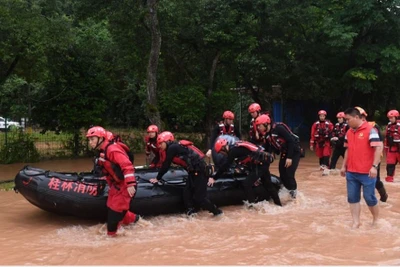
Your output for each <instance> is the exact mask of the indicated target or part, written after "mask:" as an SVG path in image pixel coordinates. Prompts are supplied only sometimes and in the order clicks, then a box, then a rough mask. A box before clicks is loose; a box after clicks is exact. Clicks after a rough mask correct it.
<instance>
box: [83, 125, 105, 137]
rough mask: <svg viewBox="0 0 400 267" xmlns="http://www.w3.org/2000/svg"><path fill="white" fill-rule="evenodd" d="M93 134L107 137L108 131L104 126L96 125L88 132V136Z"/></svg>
mask: <svg viewBox="0 0 400 267" xmlns="http://www.w3.org/2000/svg"><path fill="white" fill-rule="evenodd" d="M92 136H97V137H104V138H107V133H106V130H104V128H103V127H100V126H94V127H92V128H90V129H89V130H88V131H87V134H86V137H92Z"/></svg>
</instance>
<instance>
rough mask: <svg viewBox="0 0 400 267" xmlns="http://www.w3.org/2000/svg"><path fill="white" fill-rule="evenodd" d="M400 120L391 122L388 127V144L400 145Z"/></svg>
mask: <svg viewBox="0 0 400 267" xmlns="http://www.w3.org/2000/svg"><path fill="white" fill-rule="evenodd" d="M399 127H400V122H399V121H397V122H395V123H391V122H389V123H388V125H387V127H386V145H387V146H389V147H391V146H398V145H400V132H399Z"/></svg>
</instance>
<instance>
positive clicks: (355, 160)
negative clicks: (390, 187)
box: [340, 108, 383, 228]
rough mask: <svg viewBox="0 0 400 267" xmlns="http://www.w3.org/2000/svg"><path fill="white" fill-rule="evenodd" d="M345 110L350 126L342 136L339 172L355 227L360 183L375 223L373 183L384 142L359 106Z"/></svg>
mask: <svg viewBox="0 0 400 267" xmlns="http://www.w3.org/2000/svg"><path fill="white" fill-rule="evenodd" d="M344 113H345V118H346V120H347V124H348V125H349V126H350V129H349V130H348V131H347V133H346V136H345V140H344V146H345V147H347V149H346V152H345V155H344V160H343V165H342V168H341V170H340V173H341V175H342V176H346V182H347V183H346V184H347V201H348V202H349V204H350V211H351V215H352V217H353V226H352V227H353V228H358V227H360V225H361V223H360V212H361V207H360V199H361V187H362V189H363V197H364V200H365V202H366V203H367V205H368V208H369V210H370V211H371V213H372V216H373V221H372V224H373V225H374V224H376V222H377V220H378V216H379V207H378V200H377V198H376V196H375V183H376V177H377V168H378V164H379V162H380V158H381V153H382V150H383V143H382V141H381V140H380V138H379V135H378V132H377V131H376V129H375V128H374V127H373V126H372V125H370V124H369V123H368V122H366V121H365V120H363V118H362V115H361V114H360V111H359V110H358V109H356V108H348V109H347V110H346V111H345V112H344Z"/></svg>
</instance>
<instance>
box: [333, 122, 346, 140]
mask: <svg viewBox="0 0 400 267" xmlns="http://www.w3.org/2000/svg"><path fill="white" fill-rule="evenodd" d="M346 132H347V123H345V122H342V123H339V122H337V123H336V124H335V128H334V129H333V132H332V137H337V138H344V136H345V135H346Z"/></svg>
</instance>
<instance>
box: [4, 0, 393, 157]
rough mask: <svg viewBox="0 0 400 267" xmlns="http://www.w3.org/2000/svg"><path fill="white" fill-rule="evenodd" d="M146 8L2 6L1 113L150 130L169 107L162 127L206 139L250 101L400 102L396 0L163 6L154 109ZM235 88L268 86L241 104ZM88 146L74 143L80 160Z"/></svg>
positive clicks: (73, 127)
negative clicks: (218, 122)
mask: <svg viewBox="0 0 400 267" xmlns="http://www.w3.org/2000/svg"><path fill="white" fill-rule="evenodd" d="M146 3H147V2H146V1H111V2H109V1H96V0H80V1H77V0H51V1H45V0H37V1H30V0H2V3H1V5H0V32H1V36H0V116H7V117H10V118H13V119H14V120H18V119H19V118H29V119H30V122H31V123H33V124H34V125H36V126H40V127H41V128H42V129H43V131H49V130H54V131H56V132H57V133H60V132H61V133H71V134H74V133H77V132H79V131H80V130H81V129H87V127H89V125H95V124H97V125H104V126H105V127H109V126H113V127H129V128H140V127H143V128H144V127H146V126H147V125H148V123H149V119H148V117H147V115H146V114H147V113H146V111H160V114H161V116H162V117H161V120H162V121H163V123H164V125H160V126H161V127H162V128H165V129H174V131H175V130H178V131H182V132H193V131H196V132H205V131H208V129H206V127H207V126H208V125H207V123H209V122H210V118H211V119H212V120H214V119H218V118H219V117H220V116H221V114H222V112H223V111H224V110H227V109H230V110H233V111H235V113H236V117H237V118H238V113H239V112H240V111H241V112H242V113H243V114H247V113H246V107H247V105H248V104H249V103H250V102H252V101H258V102H260V103H261V104H262V105H263V107H268V108H269V106H270V105H271V103H272V102H273V101H281V100H282V101H284V102H285V101H289V100H302V101H304V100H309V101H310V102H309V103H311V105H312V104H314V105H319V104H320V103H321V102H327V103H331V105H333V106H334V107H333V108H336V107H341V108H342V107H346V106H349V105H353V104H358V105H361V106H365V107H368V109H369V110H375V109H378V110H379V111H381V113H380V114H384V113H385V112H384V111H387V110H388V109H389V108H396V107H398V106H399V105H400V102H399V101H400V100H398V99H400V92H399V90H398V84H400V80H399V78H398V77H399V73H400V64H399V63H400V17H399V16H398V3H397V2H396V1H376V0H353V1H311V0H304V1H294V0H279V1H278V0H253V1H243V0H229V1H226V0H199V1H184V0H175V1H159V2H158V10H157V11H158V17H159V27H160V30H161V38H162V46H161V53H160V61H159V66H158V75H157V84H158V89H157V96H158V105H155V106H150V105H149V104H148V102H147V92H146V88H147V84H146V83H147V81H146V71H147V65H148V60H149V52H150V47H151V35H150V31H149V25H148V23H147V18H148V15H149V12H150V10H149V7H148V6H147V4H146ZM214 63H215V65H213V64H214ZM213 67H215V68H213ZM276 84H280V85H281V86H282V87H281V88H282V90H281V91H279V92H278V93H276V92H274V91H273V90H272V89H271V88H272V86H273V85H276ZM233 87H246V88H253V87H256V88H259V90H257V91H255V90H253V91H251V90H250V92H248V94H246V95H243V101H244V102H243V105H241V101H239V99H238V95H237V94H236V93H233V92H231V91H230V88H233ZM359 93H361V94H359ZM356 102H357V103H356ZM247 121H248V118H247V117H246V116H242V124H244V123H245V122H247ZM176 127H177V128H176ZM71 138H74V137H71ZM132 138H133V139H132V145H133V147H137V149H139V147H140V146H141V145H142V144H141V142H142V140H139V139H136V138H134V137H132ZM128 140H130V139H129V138H128ZM82 142H83V141H82V140H79V141H78V140H77V139H76V137H75V139H70V140H67V141H65V143H64V146H65V147H66V148H68V149H69V150H70V151H71V153H73V154H80V153H81V151H82V149H84V142H83V143H82ZM135 149H136V148H135ZM67 154H68V153H67Z"/></svg>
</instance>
